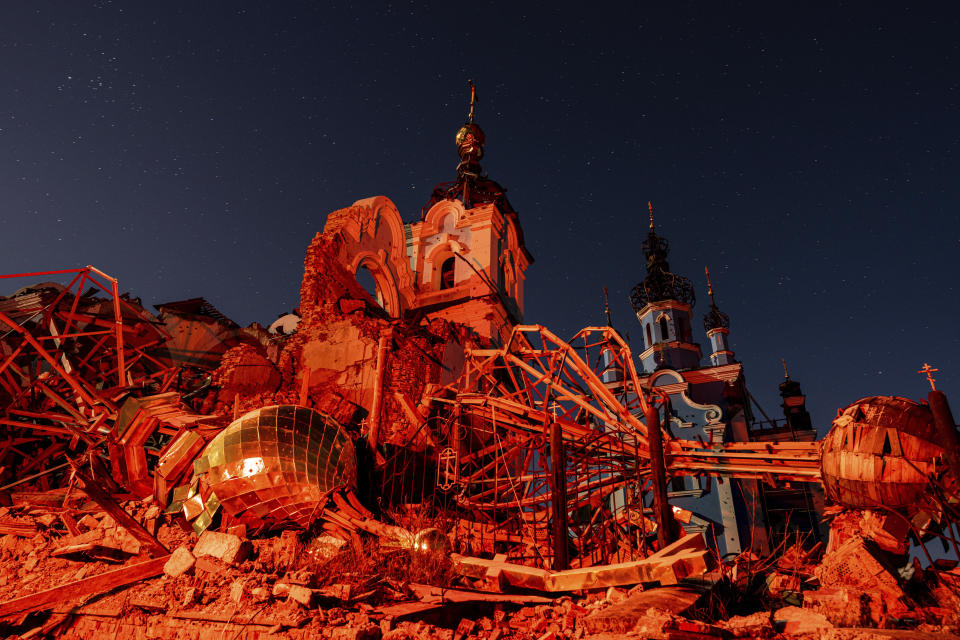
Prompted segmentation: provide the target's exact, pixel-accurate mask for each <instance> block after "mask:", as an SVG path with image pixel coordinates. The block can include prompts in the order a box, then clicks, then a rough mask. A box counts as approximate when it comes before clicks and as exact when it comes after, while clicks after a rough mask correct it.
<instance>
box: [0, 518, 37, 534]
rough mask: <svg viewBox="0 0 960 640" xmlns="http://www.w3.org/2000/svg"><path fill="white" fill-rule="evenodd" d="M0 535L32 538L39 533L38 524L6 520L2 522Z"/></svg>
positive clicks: (0, 523)
mask: <svg viewBox="0 0 960 640" xmlns="http://www.w3.org/2000/svg"><path fill="white" fill-rule="evenodd" d="M0 535H11V536H17V537H20V538H32V537H33V536H35V535H37V525H36V524H34V523H32V522H17V521H14V520H5V521H2V522H0Z"/></svg>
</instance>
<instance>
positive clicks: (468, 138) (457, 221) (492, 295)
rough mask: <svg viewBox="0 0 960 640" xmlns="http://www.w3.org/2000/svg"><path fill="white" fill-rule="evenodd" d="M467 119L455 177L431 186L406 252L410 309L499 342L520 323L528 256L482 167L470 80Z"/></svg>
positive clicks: (511, 214)
mask: <svg viewBox="0 0 960 640" xmlns="http://www.w3.org/2000/svg"><path fill="white" fill-rule="evenodd" d="M470 89H471V100H470V112H469V115H468V116H467V121H466V122H465V123H464V125H463V126H462V127H460V129H459V130H458V131H457V135H456V145H457V153H458V154H459V156H460V163H459V164H458V165H457V178H456V180H454V181H453V182H447V183H443V184H440V185H438V186H437V187H436V188H434V190H433V193H432V195H431V197H430V200H429V201H428V202H427V203H426V205H424V207H423V210H422V212H421V220H420V222H419V223H415V224H412V225H410V227H409V232H408V237H407V251H408V253H409V254H410V263H411V266H412V267H413V270H414V272H415V273H416V283H415V289H416V292H417V293H416V299H415V301H414V305H413V306H414V307H416V308H418V309H420V310H423V311H425V312H429V313H430V315H431V316H434V317H442V318H445V319H447V320H451V321H454V322H459V323H461V324H465V325H468V326H470V327H472V328H473V329H474V330H475V331H476V332H477V333H478V334H480V335H481V336H483V337H485V338H488V339H490V340H492V341H494V342H498V343H501V344H502V343H503V342H505V341H506V339H507V337H508V336H509V333H510V330H511V329H512V328H513V326H514V325H516V324H519V323H520V322H522V321H523V287H524V278H525V275H524V274H525V272H526V270H527V267H529V266H530V264H531V263H532V262H533V257H532V256H531V255H530V253H529V252H528V251H527V248H526V245H525V244H524V240H523V230H522V229H521V227H520V219H519V216H518V215H517V212H516V211H515V210H514V208H513V207H512V206H511V205H510V202H509V201H508V200H507V196H506V189H504V188H503V187H501V186H500V185H499V184H498V183H497V182H495V181H493V180H491V179H490V178H489V177H487V175H486V173H484V171H483V169H482V168H481V166H480V160H481V158H483V155H484V147H485V144H486V136H485V135H484V132H483V130H482V129H481V128H480V125H478V124H477V123H476V122H475V111H476V90H475V88H474V86H473V82H470Z"/></svg>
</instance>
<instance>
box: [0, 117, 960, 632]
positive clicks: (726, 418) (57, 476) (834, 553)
mask: <svg viewBox="0 0 960 640" xmlns="http://www.w3.org/2000/svg"><path fill="white" fill-rule="evenodd" d="M484 144H485V138H484V135H483V131H482V130H481V129H480V128H479V126H478V125H476V124H475V123H474V121H473V110H472V109H471V116H470V118H469V120H468V122H467V123H466V124H465V125H464V126H463V127H462V128H461V130H460V131H459V132H458V134H457V145H458V152H459V155H460V160H461V161H460V165H459V166H458V168H457V179H456V180H455V181H453V182H450V183H445V184H442V185H440V186H438V187H437V188H436V189H435V190H434V192H433V194H432V196H431V198H430V201H429V202H428V203H427V205H426V206H425V207H424V210H423V212H422V215H421V219H420V220H419V221H418V222H415V223H412V224H404V223H403V221H402V219H401V217H400V214H399V213H398V212H397V210H396V207H395V206H394V205H393V203H392V202H390V200H388V199H387V198H385V197H376V198H369V199H366V200H360V201H358V202H356V203H354V205H352V206H351V207H347V208H345V209H341V210H339V211H335V212H333V213H332V214H330V216H329V217H328V219H327V221H326V225H325V227H324V230H323V232H322V233H318V234H317V235H316V236H315V237H314V238H313V240H312V242H311V243H310V245H309V247H308V249H307V254H306V258H305V261H304V277H303V281H302V284H301V289H300V304H299V307H298V309H297V310H295V311H294V312H293V313H290V314H286V315H284V316H282V317H281V318H279V319H278V320H277V321H276V322H275V323H274V324H273V325H271V327H270V328H269V329H266V328H264V327H262V326H260V325H257V324H254V325H251V326H249V327H240V326H239V325H237V324H236V323H234V322H233V321H231V320H230V319H229V318H227V317H225V316H224V315H223V314H221V313H220V312H219V311H217V310H216V309H215V308H214V307H213V305H211V304H210V303H209V302H207V301H206V300H204V299H202V298H195V299H191V300H184V301H177V302H170V303H165V304H160V305H156V309H157V311H158V313H157V314H153V313H151V312H149V311H148V310H147V309H146V308H145V307H144V306H143V304H142V302H141V301H140V300H139V299H137V298H133V297H131V296H130V295H129V294H126V293H120V288H119V285H118V283H117V281H116V280H115V279H114V278H112V277H110V276H109V275H107V274H105V273H103V272H101V271H99V270H97V269H95V268H93V267H86V268H82V269H73V270H65V271H55V272H54V271H51V272H41V273H33V274H15V276H16V277H24V276H29V277H31V278H33V279H35V280H36V279H42V278H53V279H54V281H43V280H40V281H39V284H36V285H32V286H30V287H27V288H24V289H20V290H18V291H15V292H14V293H13V294H12V295H10V296H8V297H5V298H0V324H2V326H3V331H2V333H0V403H2V406H3V417H2V424H3V428H4V438H3V440H2V443H0V503H2V506H0V586H3V587H5V589H6V593H5V594H4V597H3V601H2V602H0V625H2V631H3V632H4V633H5V634H7V635H13V636H19V637H33V636H42V635H53V636H62V637H100V636H107V635H108V634H109V635H111V636H112V637H117V638H127V637H131V638H132V637H141V636H142V635H143V634H144V633H145V634H146V637H185V638H195V637H197V638H199V637H214V636H213V635H211V634H214V635H215V636H216V637H221V636H224V634H226V636H225V637H238V638H253V637H257V638H259V637H266V636H270V637H291V638H300V637H303V638H307V637H316V636H317V635H318V634H322V635H324V637H327V636H329V637H337V638H379V637H381V636H382V637H385V638H387V637H389V638H405V637H414V636H416V637H442V638H489V639H491V640H492V639H496V638H510V637H516V638H543V639H546V638H580V637H584V636H589V635H592V634H598V633H603V632H610V633H615V634H627V635H634V636H637V637H654V638H728V637H775V636H778V634H779V637H796V636H798V635H801V634H804V633H812V634H817V635H819V636H820V637H838V638H839V637H853V636H848V635H843V633H844V632H843V629H844V628H860V629H861V631H859V632H857V633H867V632H866V631H862V629H865V628H896V629H898V630H899V631H900V632H901V633H904V634H907V635H906V636H903V637H932V636H931V635H930V634H933V633H938V634H941V635H939V636H938V637H956V636H953V635H950V634H951V632H955V631H956V627H957V625H958V624H960V598H958V593H960V570H958V569H957V566H956V564H957V563H956V561H952V560H944V559H935V558H933V557H930V556H929V555H928V554H929V551H928V549H927V547H926V546H925V543H927V542H929V541H931V540H933V539H934V538H939V539H940V540H941V541H943V542H944V545H945V546H946V545H949V546H950V547H951V549H952V551H953V553H954V554H956V552H957V541H956V538H955V536H956V533H955V528H954V523H955V522H956V520H957V516H958V508H957V505H958V502H960V493H958V486H957V483H958V481H960V453H958V452H960V443H958V437H957V429H956V423H955V421H954V419H953V417H952V414H951V413H950V409H949V406H948V404H947V400H946V397H945V396H944V394H942V393H941V392H940V391H937V390H936V389H932V391H931V392H930V395H929V396H928V398H927V401H926V402H915V401H911V400H907V399H903V398H895V397H886V396H877V397H871V398H864V399H861V400H859V401H857V402H854V403H852V404H850V405H849V406H847V407H846V408H845V409H843V410H842V411H841V412H840V414H839V415H838V417H837V419H836V420H834V423H833V427H832V429H831V431H830V433H829V434H828V435H827V436H826V437H825V438H824V439H823V440H822V441H819V442H818V441H816V437H815V436H816V432H815V430H814V428H813V426H812V423H811V421H810V416H809V414H808V413H807V412H806V409H805V405H804V396H803V394H802V391H801V390H800V386H799V384H798V383H796V382H795V381H793V380H791V379H790V377H789V374H787V373H786V371H785V380H784V382H783V383H781V385H780V390H781V396H782V398H783V400H784V405H783V408H784V419H782V420H779V421H777V420H771V419H769V418H768V417H767V416H764V418H766V419H765V420H758V419H756V418H755V417H754V416H753V414H752V410H751V406H750V405H751V403H750V401H749V392H748V391H747V390H746V386H745V385H746V383H745V379H744V376H743V366H742V364H741V363H739V362H737V361H736V360H735V359H734V354H733V352H732V351H731V350H730V348H729V342H728V335H729V332H730V320H729V318H728V317H727V316H726V314H723V313H722V312H721V311H720V310H719V308H718V306H717V302H716V300H715V294H714V291H713V286H712V283H711V284H708V295H709V297H710V311H709V312H708V314H707V316H706V317H705V320H704V328H705V330H706V334H707V337H708V339H709V342H710V348H711V353H710V354H709V364H707V365H702V363H701V359H702V354H701V350H700V346H699V345H698V344H697V343H696V342H694V339H693V332H692V308H693V306H694V304H695V295H694V291H693V285H692V283H691V281H690V280H688V279H686V278H684V277H682V276H679V275H676V274H674V273H672V272H671V271H670V269H669V265H668V264H667V262H666V258H667V253H668V251H669V244H668V243H667V241H666V239H665V238H663V237H661V236H660V235H659V234H658V233H657V230H656V226H655V223H654V218H653V207H652V205H649V209H650V226H649V233H648V237H647V240H646V242H645V243H644V255H645V256H646V258H647V264H646V268H647V275H646V277H645V278H644V279H643V281H642V282H641V283H640V284H638V285H637V287H636V288H635V289H634V293H633V296H632V301H633V303H634V308H635V310H636V313H637V319H638V322H639V323H640V333H641V335H642V337H641V343H642V347H643V348H642V350H641V351H640V352H639V353H637V354H634V353H632V352H631V350H630V348H629V346H628V345H627V343H626V342H625V341H624V339H623V338H622V337H621V335H620V333H618V332H617V331H616V330H615V329H613V327H612V326H610V323H608V325H607V326H604V327H588V328H586V329H584V330H583V331H581V332H580V333H578V334H577V335H576V336H574V337H573V338H572V339H570V340H569V341H564V340H562V339H560V338H559V337H557V336H556V335H554V334H553V333H552V332H551V331H550V330H549V329H547V328H546V327H543V326H539V325H525V324H523V291H524V286H525V272H526V269H527V268H528V267H529V266H530V264H531V263H532V260H533V258H532V256H530V254H529V252H528V251H527V249H526V248H525V245H524V240H523V233H522V229H521V227H520V222H519V216H518V214H517V212H516V211H514V210H513V208H512V206H511V205H510V203H509V201H508V200H507V198H506V196H505V190H504V189H503V188H502V187H501V186H500V185H499V184H497V183H496V182H494V181H493V180H491V179H489V178H488V177H486V175H485V174H484V173H483V171H482V169H481V167H480V165H479V160H480V159H481V158H482V157H483V154H484ZM364 269H366V270H367V272H369V274H370V276H371V277H372V278H373V280H374V282H375V283H376V290H375V291H373V292H367V291H366V290H365V289H364V288H363V287H362V286H361V285H360V284H359V282H358V273H360V272H361V271H362V270H364ZM707 275H708V277H709V273H708V274H707ZM15 276H4V277H15ZM56 280H63V281H64V282H66V284H62V283H60V282H58V281H56ZM708 282H709V281H708ZM608 317H609V316H608ZM925 370H926V371H928V375H929V371H930V369H929V367H925ZM931 385H933V381H932V378H931ZM701 505H706V506H705V507H703V508H704V509H707V508H713V509H715V512H713V514H712V515H708V514H707V512H706V511H701ZM711 505H712V506H711ZM827 525H828V526H827ZM911 543H912V544H914V545H920V546H919V547H917V549H918V550H919V551H918V553H919V557H920V558H922V561H921V560H920V559H918V558H917V553H914V555H913V556H911V554H910V545H911ZM830 634H834V635H830ZM909 634H915V635H909ZM924 634H926V635H924ZM857 637H861V636H857ZM864 637H867V636H864Z"/></svg>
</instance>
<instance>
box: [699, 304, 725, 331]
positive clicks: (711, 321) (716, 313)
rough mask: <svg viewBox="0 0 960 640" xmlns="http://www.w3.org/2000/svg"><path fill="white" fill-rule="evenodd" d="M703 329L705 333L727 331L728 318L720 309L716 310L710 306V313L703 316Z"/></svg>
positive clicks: (713, 305) (715, 307)
mask: <svg viewBox="0 0 960 640" xmlns="http://www.w3.org/2000/svg"><path fill="white" fill-rule="evenodd" d="M703 328H704V329H705V330H706V331H711V330H713V329H729V328H730V317H729V316H728V315H727V314H725V313H724V312H723V311H720V309H717V305H715V304H712V305H710V311H708V312H707V313H705V314H704V315H703Z"/></svg>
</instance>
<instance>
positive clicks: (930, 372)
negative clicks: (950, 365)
mask: <svg viewBox="0 0 960 640" xmlns="http://www.w3.org/2000/svg"><path fill="white" fill-rule="evenodd" d="M934 371H940V369H934V368H933V367H931V366H930V365H929V364H927V363H926V362H924V363H923V368H922V369H920V371H917V373H925V374H927V382H929V383H930V388H931V389H933V390H934V391H936V390H937V387H936V386H935V385H934V384H933V383H934V382H935V380H934V379H933V372H934Z"/></svg>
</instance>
